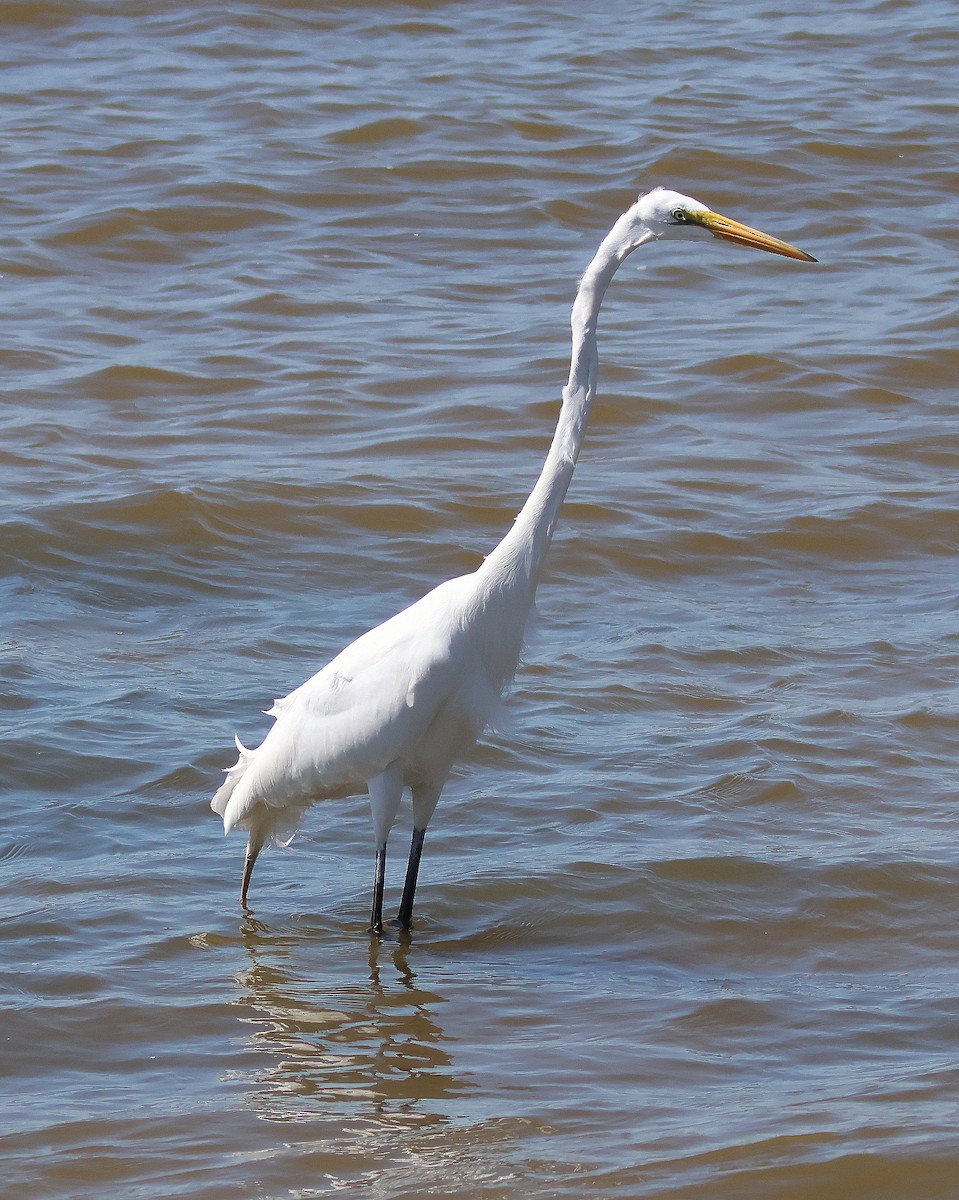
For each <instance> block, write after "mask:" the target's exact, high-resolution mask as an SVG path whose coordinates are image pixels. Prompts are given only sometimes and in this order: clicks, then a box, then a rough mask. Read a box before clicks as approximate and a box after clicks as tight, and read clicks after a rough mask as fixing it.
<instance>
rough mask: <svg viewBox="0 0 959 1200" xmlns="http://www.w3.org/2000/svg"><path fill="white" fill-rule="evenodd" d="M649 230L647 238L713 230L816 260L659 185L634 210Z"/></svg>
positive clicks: (730, 239)
mask: <svg viewBox="0 0 959 1200" xmlns="http://www.w3.org/2000/svg"><path fill="white" fill-rule="evenodd" d="M632 211H633V212H634V213H635V215H636V218H637V220H638V221H639V222H641V223H642V224H643V225H644V226H645V228H646V230H647V234H646V237H647V238H648V237H656V238H667V237H673V238H675V237H683V238H689V237H702V236H703V235H704V234H705V233H711V234H712V235H713V237H717V238H722V239H723V241H727V242H736V243H737V244H738V245H740V246H753V247H755V249H757V250H768V251H769V252H770V254H782V255H783V256H784V257H785V258H798V259H801V260H802V261H803V262H816V259H814V258H813V256H812V255H811V254H806V252H805V251H804V250H797V249H796V247H795V246H790V244H789V243H788V242H781V241H780V240H779V238H774V237H770V236H769V234H768V233H760V231H759V230H758V229H752V228H750V226H749V225H743V224H741V223H740V222H739V221H734V220H733V219H732V218H731V217H723V216H720V214H719V213H716V212H713V211H712V210H711V209H710V208H707V206H706V205H705V204H703V203H702V202H701V201H699V200H694V199H693V198H692V197H691V196H684V195H682V193H681V192H671V191H669V190H667V189H666V188H655V189H654V190H653V191H651V192H647V193H646V194H645V195H644V196H640V197H639V200H638V201H637V203H636V204H635V205H634V207H633V210H632Z"/></svg>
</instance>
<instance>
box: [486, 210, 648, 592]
mask: <svg viewBox="0 0 959 1200" xmlns="http://www.w3.org/2000/svg"><path fill="white" fill-rule="evenodd" d="M629 226H630V214H629V213H625V214H624V215H623V216H622V217H620V219H619V220H618V221H617V222H616V224H615V225H614V226H613V228H612V229H611V230H610V232H609V233H608V234H607V236H606V237H605V239H604V240H603V243H602V245H601V246H600V247H599V249H598V250H597V252H596V254H595V256H594V258H593V261H592V262H591V263H590V264H589V266H588V267H587V268H586V272H585V274H584V275H583V278H582V280H581V282H580V285H579V289H578V291H577V293H576V299H575V301H574V302H573V313H572V318H571V324H572V333H573V340H572V355H571V359H570V366H569V380H568V382H567V384H566V386H565V387H564V388H563V405H562V408H561V410H560V414H559V421H558V422H557V424H556V432H555V434H554V435H553V441H552V444H551V445H550V448H549V453H548V454H547V456H546V463H545V465H544V466H543V470H542V472H541V473H540V477H539V479H537V481H536V485H535V487H534V488H533V490H532V492H531V493H530V496H529V499H528V500H527V501H526V503H525V504H524V505H523V508H522V510H521V511H520V513H519V515H518V516H517V518H516V520H515V522H514V523H513V527H512V529H510V531H509V533H508V534H507V535H506V537H504V538H503V540H502V541H501V542H500V544H499V545H498V546H497V547H496V549H495V550H494V551H493V552H492V553H491V554H490V555H489V557H488V558H487V559H486V561H485V563H484V564H483V566H482V567H481V568H480V570H479V572H478V573H477V574H478V576H479V577H480V578H482V579H483V581H484V582H485V583H487V584H488V585H492V586H493V587H495V588H497V589H502V590H504V591H508V592H510V593H511V594H513V595H514V596H518V595H522V594H525V597H526V598H527V601H528V603H532V600H533V596H534V594H535V591H536V585H537V582H538V581H539V575H540V571H541V570H542V567H543V560H544V559H545V557H546V552H547V550H548V549H549V545H550V542H551V541H552V538H553V531H554V529H555V528H556V520H557V518H558V516H559V510H560V508H561V507H562V504H563V500H564V498H565V496H566V491H567V488H568V487H569V483H570V480H571V479H572V477H573V469H574V468H575V466H576V460H577V458H578V457H579V452H580V448H581V447H582V445H583V438H584V437H585V435H586V426H587V423H588V421H589V414H590V411H591V410H592V407H593V400H594V399H595V396H596V381H597V375H598V369H599V355H598V353H597V350H596V326H597V322H598V320H599V310H600V306H601V305H602V303H603V297H604V296H605V295H606V289H607V288H608V287H609V284H610V280H611V279H612V278H613V276H614V275H615V274H616V271H617V269H618V268H619V266H620V265H621V264H622V262H623V260H624V259H625V258H626V256H627V255H628V254H629V253H630V252H631V251H632V250H634V249H635V248H636V246H637V245H639V244H641V241H644V240H647V239H646V238H642V239H640V240H636V239H635V237H633V238H632V239H630V238H628V237H627V236H626V230H627V228H629ZM649 236H650V237H651V236H652V235H649Z"/></svg>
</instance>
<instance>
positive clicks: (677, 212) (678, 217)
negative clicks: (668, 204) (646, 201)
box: [669, 208, 686, 225]
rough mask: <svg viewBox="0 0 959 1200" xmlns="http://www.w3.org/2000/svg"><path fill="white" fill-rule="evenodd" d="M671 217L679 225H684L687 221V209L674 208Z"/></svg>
mask: <svg viewBox="0 0 959 1200" xmlns="http://www.w3.org/2000/svg"><path fill="white" fill-rule="evenodd" d="M669 215H670V216H671V217H672V218H673V220H674V221H675V222H676V224H677V225H682V224H683V222H684V221H685V220H686V210H685V208H674V209H673V211H672V212H671V213H670V214H669Z"/></svg>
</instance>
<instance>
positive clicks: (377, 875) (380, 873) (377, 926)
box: [370, 843, 386, 937]
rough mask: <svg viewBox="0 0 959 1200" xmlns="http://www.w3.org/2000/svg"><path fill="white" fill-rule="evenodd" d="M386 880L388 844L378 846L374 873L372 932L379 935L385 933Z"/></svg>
mask: <svg viewBox="0 0 959 1200" xmlns="http://www.w3.org/2000/svg"><path fill="white" fill-rule="evenodd" d="M385 882H386V845H385V843H384V844H383V845H382V846H377V847H376V867H375V869H374V873H373V912H372V914H371V916H370V933H375V934H376V936H377V937H381V936H382V934H383V887H384V884H385Z"/></svg>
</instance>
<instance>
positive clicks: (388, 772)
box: [212, 188, 816, 934]
mask: <svg viewBox="0 0 959 1200" xmlns="http://www.w3.org/2000/svg"><path fill="white" fill-rule="evenodd" d="M705 234H713V235H714V236H716V237H718V238H723V239H725V240H726V241H729V242H736V243H738V244H740V245H743V246H754V247H755V248H756V249H758V250H768V251H770V252H772V253H773V254H781V255H784V256H785V257H786V258H795V259H802V260H803V261H805V262H815V261H816V260H815V259H814V258H812V256H811V255H809V254H805V253H804V252H803V251H802V250H797V249H796V248H795V247H794V246H790V245H789V244H788V243H786V242H781V241H779V240H778V239H777V238H773V237H769V236H768V235H767V234H765V233H760V232H759V231H758V230H756V229H750V228H749V226H748V225H741V224H740V223H739V222H738V221H733V220H731V219H730V218H729V217H722V216H720V215H719V214H718V213H714V212H711V211H710V209H708V208H707V207H706V205H705V204H701V203H700V202H699V201H698V200H693V199H691V198H690V197H689V196H683V195H680V194H679V193H678V192H672V191H667V190H665V189H663V188H657V189H656V190H655V191H652V192H649V193H647V194H646V195H643V196H640V197H639V200H638V201H637V203H635V204H634V205H632V207H631V208H629V209H628V210H627V211H626V212H625V213H623V215H622V216H621V217H620V218H619V220H618V221H617V222H616V224H615V225H614V226H613V228H612V229H611V230H610V232H609V233H608V234H607V236H606V237H605V239H604V240H603V242H602V244H601V246H600V247H599V249H598V250H597V252H596V255H595V257H594V258H593V260H592V262H591V263H590V264H589V266H588V267H587V268H586V273H585V274H584V275H583V278H582V280H581V282H580V285H579V289H578V290H577V293H576V299H575V301H574V303H573V312H572V355H571V361H570V369H569V382H568V383H567V384H566V387H565V388H564V389H563V403H562V408H561V410H560V414H559V421H558V423H557V425H556V432H555V434H554V436H553V441H552V444H551V445H550V448H549V453H548V454H547V456H546V463H545V465H544V467H543V470H542V472H541V474H540V476H539V479H538V480H537V481H536V485H535V487H534V488H533V490H532V492H531V494H530V496H529V499H528V500H527V501H526V503H525V504H524V506H523V509H522V511H521V512H520V514H519V516H518V517H517V518H516V520H515V522H514V524H513V527H512V528H511V529H510V531H509V532H508V533H507V534H506V536H505V537H504V538H503V540H502V541H501V542H500V543H499V545H498V546H497V547H496V549H495V550H493V552H492V553H491V554H490V555H489V557H488V558H486V559H485V561H484V562H483V564H482V566H480V567H479V568H478V569H477V570H476V571H474V572H473V573H472V574H470V575H463V576H461V577H459V578H457V579H450V580H448V581H447V582H446V583H441V584H440V585H439V587H437V588H435V589H434V590H433V591H431V592H429V593H428V594H427V595H426V596H424V597H423V598H422V599H421V600H418V601H417V602H416V603H415V604H413V605H411V606H410V607H409V608H406V609H404V610H403V611H402V612H401V613H399V614H398V615H397V616H395V617H392V618H391V619H390V620H388V621H385V622H384V623H383V624H382V625H378V626H377V627H376V628H375V629H372V630H370V632H369V633H365V634H363V635H362V637H359V638H357V640H356V641H355V642H353V643H352V644H351V645H349V646H347V647H346V649H345V650H343V651H342V652H341V653H340V654H338V655H337V657H336V658H334V659H333V661H332V662H330V663H329V664H328V665H327V666H325V667H324V668H323V669H322V670H321V671H319V672H318V673H317V674H316V675H314V676H313V677H312V679H308V680H307V681H306V683H304V684H303V685H302V686H301V687H299V688H297V689H296V691H294V692H291V693H290V695H289V696H287V697H286V698H285V699H282V700H277V701H276V702H275V703H274V705H273V707H272V708H271V709H270V710H269V713H268V715H269V716H272V717H275V718H276V723H275V724H274V725H273V727H272V729H270V731H269V733H268V734H267V736H266V738H265V739H264V741H263V743H262V744H261V745H260V746H259V747H258V748H257V749H256V750H247V749H246V748H245V747H244V746H243V745H242V744H241V743H240V740H239V738H237V739H236V744H237V748H238V750H239V754H240V756H239V759H238V760H237V763H236V765H235V766H233V767H231V768H230V769H229V771H228V773H227V777H226V780H225V782H224V783H223V786H222V787H221V788H220V789H219V791H218V792H217V793H216V795H215V796H214V797H213V801H212V807H213V810H214V812H216V813H218V814H219V815H220V816H221V817H222V818H223V827H224V830H225V832H227V833H229V832H230V830H231V829H234V828H239V829H244V830H247V831H248V832H249V841H248V844H247V848H246V859H245V862H244V869H243V882H242V887H241V897H240V898H241V902H242V903H243V904H244V905H245V904H246V896H247V889H248V888H249V884H250V876H251V875H252V872H253V867H254V865H255V863H256V860H257V856H258V854H259V853H260V850H261V849H262V847H263V844H264V843H265V842H266V841H267V840H270V841H273V842H278V843H281V844H288V843H289V840H290V838H292V836H293V833H294V832H295V831H296V828H297V826H298V824H299V822H300V820H301V818H302V816H303V813H304V812H305V810H306V809H307V808H308V807H309V806H310V805H311V804H313V803H314V802H315V801H318V800H327V799H334V798H338V797H344V796H348V795H355V794H356V793H358V792H361V791H362V790H363V789H364V788H366V789H367V790H368V792H369V797H370V807H371V810H372V817H373V831H374V836H375V845H376V859H375V872H374V883H373V909H372V915H371V922H370V923H371V930H372V932H373V933H374V934H382V932H383V885H384V878H385V869H386V843H387V839H388V837H389V833H390V829H391V828H392V826H393V822H394V820H395V819H396V814H397V811H398V809H399V805H400V801H401V799H402V796H403V792H404V790H405V789H406V788H409V789H410V792H411V795H412V804H413V840H412V843H411V846H410V854H409V863H408V867H407V871H406V881H405V884H404V887H403V895H402V899H401V901H400V907H399V913H398V923H399V925H400V926H401V927H403V928H409V925H410V920H411V917H412V913H413V896H414V893H415V890H416V880H417V875H418V873H419V865H420V856H421V854H422V852H423V839H424V837H425V835H426V828H427V826H428V825H429V822H430V818H431V817H432V815H433V812H434V810H435V808H436V803H437V801H438V800H439V798H440V793H441V792H442V790H443V786H444V784H445V783H446V780H447V778H448V776H449V774H450V770H451V769H452V767H453V764H454V763H456V762H457V761H459V759H461V758H462V757H463V755H464V754H465V753H466V751H467V750H468V749H469V748H470V747H471V746H472V745H473V743H474V742H475V741H476V739H477V738H478V737H479V735H480V734H481V733H482V731H483V729H484V728H485V727H486V725H487V723H488V721H489V720H490V718H491V716H492V715H493V713H494V711H495V709H496V707H497V705H498V703H499V701H500V698H501V696H502V693H503V690H504V688H505V687H506V686H507V685H508V684H509V682H510V680H511V679H512V678H513V674H514V672H515V670H516V664H517V661H518V659H519V654H520V649H521V646H522V641H523V630H524V628H525V626H526V618H527V615H528V613H529V610H530V606H531V605H532V603H533V596H534V594H535V591H536V585H537V582H538V580H539V576H540V572H541V571H542V568H543V560H544V558H545V556H546V552H547V550H548V549H549V544H550V541H551V540H552V537H553V531H554V529H555V527H556V519H557V517H558V516H559V511H560V507H561V506H562V503H563V498H564V497H565V495H566V489H567V488H568V486H569V482H570V479H571V478H572V475H573V468H574V467H575V465H576V459H577V457H578V455H579V451H580V447H581V445H582V443H583V436H584V434H585V432H586V423H587V421H588V419H589V414H590V409H591V408H592V406H593V399H594V396H595V390H596V378H597V368H598V364H599V358H598V355H597V351H596V323H597V318H598V316H599V309H600V305H601V304H602V300H603V296H604V295H605V293H606V289H607V287H608V286H609V283H610V280H611V279H612V278H613V275H614V274H615V273H616V270H617V269H618V267H619V266H620V265H621V264H622V263H623V261H624V260H625V259H626V257H627V255H629V254H631V253H632V252H633V251H634V250H635V249H637V248H638V247H639V246H643V245H645V244H646V243H648V242H653V241H656V240H658V239H660V238H678V237H682V238H702V237H703V236H704V235H705Z"/></svg>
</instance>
